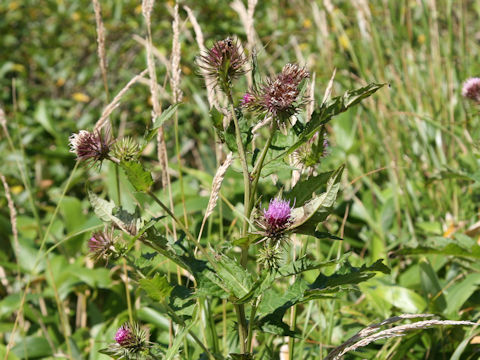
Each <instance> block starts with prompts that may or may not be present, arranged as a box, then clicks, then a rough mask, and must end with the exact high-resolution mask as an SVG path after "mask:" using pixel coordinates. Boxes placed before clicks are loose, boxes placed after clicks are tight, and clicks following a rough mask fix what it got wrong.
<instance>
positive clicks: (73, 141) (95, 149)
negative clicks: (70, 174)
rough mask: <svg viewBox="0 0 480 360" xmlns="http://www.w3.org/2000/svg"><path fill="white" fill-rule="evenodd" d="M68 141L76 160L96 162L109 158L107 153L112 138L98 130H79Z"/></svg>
mask: <svg viewBox="0 0 480 360" xmlns="http://www.w3.org/2000/svg"><path fill="white" fill-rule="evenodd" d="M69 142H70V152H72V153H74V154H75V155H77V160H78V161H85V162H92V163H93V164H96V163H101V162H102V161H103V160H105V159H108V158H109V156H108V153H109V152H110V147H111V145H112V143H113V140H111V139H110V137H109V136H108V135H102V133H101V132H100V131H94V132H89V131H86V130H80V132H79V133H78V134H72V135H71V136H70V138H69Z"/></svg>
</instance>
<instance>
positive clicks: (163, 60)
mask: <svg viewBox="0 0 480 360" xmlns="http://www.w3.org/2000/svg"><path fill="white" fill-rule="evenodd" d="M132 38H133V40H135V41H136V42H138V43H139V44H141V45H142V46H144V47H147V40H145V39H144V38H143V37H141V36H138V35H137V34H134V35H133V37H132ZM152 52H153V55H154V56H155V57H156V58H157V59H158V60H159V61H160V62H161V63H162V65H163V66H165V68H166V69H167V71H168V72H171V71H172V70H171V64H170V61H169V60H168V58H167V57H166V56H165V55H163V54H162V53H161V52H160V51H158V49H157V48H156V47H153V48H152Z"/></svg>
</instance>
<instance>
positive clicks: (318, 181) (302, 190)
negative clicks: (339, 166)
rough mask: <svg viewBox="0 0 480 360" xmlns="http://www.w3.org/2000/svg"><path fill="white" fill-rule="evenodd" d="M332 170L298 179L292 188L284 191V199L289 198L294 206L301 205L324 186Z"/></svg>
mask: <svg viewBox="0 0 480 360" xmlns="http://www.w3.org/2000/svg"><path fill="white" fill-rule="evenodd" d="M333 173H334V171H333V170H332V171H327V172H324V173H321V174H318V175H317V176H311V177H309V178H308V179H306V180H301V181H299V182H298V183H297V184H296V185H295V186H294V187H293V189H292V190H290V191H289V192H286V193H284V196H283V197H284V199H285V200H290V201H291V202H292V203H295V205H296V206H302V205H303V204H305V202H306V201H308V200H310V199H311V198H312V195H313V194H314V193H316V192H318V191H320V190H322V189H325V188H326V185H327V182H328V180H329V179H330V178H331V176H332V175H333Z"/></svg>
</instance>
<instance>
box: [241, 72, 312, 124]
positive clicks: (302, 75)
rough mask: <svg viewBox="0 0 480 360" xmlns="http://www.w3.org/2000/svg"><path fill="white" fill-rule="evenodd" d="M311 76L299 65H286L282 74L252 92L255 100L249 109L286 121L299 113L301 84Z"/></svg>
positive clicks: (249, 105) (249, 104) (250, 102)
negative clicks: (297, 103)
mask: <svg viewBox="0 0 480 360" xmlns="http://www.w3.org/2000/svg"><path fill="white" fill-rule="evenodd" d="M309 76H310V74H309V73H308V71H307V70H305V69H304V68H301V67H299V66H298V65H295V64H287V65H285V66H284V67H283V69H282V72H281V73H280V74H278V75H277V76H275V77H271V78H268V79H266V80H265V82H264V83H263V84H262V85H261V86H260V87H258V88H254V89H252V90H251V94H252V95H253V99H252V101H249V102H248V104H247V105H248V108H249V109H250V110H253V111H258V112H261V113H268V114H270V115H272V116H274V117H279V118H280V120H285V119H286V118H288V117H290V116H291V115H293V114H295V112H296V111H297V106H296V104H295V102H296V101H297V100H298V98H299V97H300V88H299V86H300V83H301V82H302V81H303V80H304V79H306V78H308V77H309Z"/></svg>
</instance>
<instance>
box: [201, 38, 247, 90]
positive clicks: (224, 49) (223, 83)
mask: <svg viewBox="0 0 480 360" xmlns="http://www.w3.org/2000/svg"><path fill="white" fill-rule="evenodd" d="M246 63H247V57H246V56H245V54H244V52H243V51H242V50H241V48H240V46H239V44H238V43H237V42H236V40H234V39H232V38H226V39H225V40H220V41H217V42H216V43H215V44H214V45H213V47H212V48H211V49H210V50H207V51H206V53H204V54H202V55H200V56H199V59H198V66H199V67H200V68H201V69H203V71H204V72H205V74H206V76H208V78H209V79H210V80H211V81H213V82H214V84H215V85H217V86H219V87H220V89H221V90H222V91H224V92H228V91H229V89H230V86H231V83H232V81H233V80H235V79H237V78H238V77H239V76H240V75H243V74H244V73H245V64H246Z"/></svg>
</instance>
